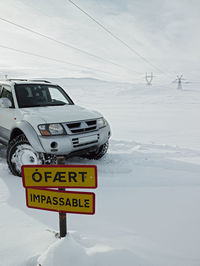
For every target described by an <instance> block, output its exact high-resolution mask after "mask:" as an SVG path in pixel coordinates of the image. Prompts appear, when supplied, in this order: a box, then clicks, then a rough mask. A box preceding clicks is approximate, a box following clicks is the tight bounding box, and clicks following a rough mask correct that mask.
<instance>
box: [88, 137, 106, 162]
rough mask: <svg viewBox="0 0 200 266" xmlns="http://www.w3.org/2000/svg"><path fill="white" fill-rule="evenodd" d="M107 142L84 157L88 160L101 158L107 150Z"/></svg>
mask: <svg viewBox="0 0 200 266" xmlns="http://www.w3.org/2000/svg"><path fill="white" fill-rule="evenodd" d="M108 147H109V142H108V141H107V142H106V143H104V144H103V145H102V146H101V147H100V148H99V150H98V151H97V152H91V153H88V154H86V156H85V158H87V159H90V160H99V159H101V158H102V157H103V156H104V155H105V154H106V153H107V151H108Z"/></svg>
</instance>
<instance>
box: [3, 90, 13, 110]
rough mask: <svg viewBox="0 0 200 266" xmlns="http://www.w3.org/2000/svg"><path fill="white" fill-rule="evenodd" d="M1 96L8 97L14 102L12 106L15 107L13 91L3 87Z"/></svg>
mask: <svg viewBox="0 0 200 266" xmlns="http://www.w3.org/2000/svg"><path fill="white" fill-rule="evenodd" d="M0 98H8V99H9V100H10V101H11V103H12V106H11V108H14V101H13V97H12V93H11V92H10V91H9V90H7V89H6V88H4V87H3V88H2V91H1V94H0Z"/></svg>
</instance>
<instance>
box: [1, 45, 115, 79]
mask: <svg viewBox="0 0 200 266" xmlns="http://www.w3.org/2000/svg"><path fill="white" fill-rule="evenodd" d="M0 47H1V48H4V49H8V50H11V51H14V52H18V53H22V54H26V55H31V56H35V57H39V58H43V59H47V60H51V61H54V62H57V63H63V64H67V65H71V66H75V67H79V68H81V69H83V68H85V69H88V70H92V71H97V72H102V73H106V74H111V75H113V74H112V73H110V72H107V71H103V70H99V69H95V68H90V67H86V66H83V65H78V64H74V63H71V62H68V61H64V60H60V59H55V58H51V57H48V56H44V55H40V54H35V53H32V52H28V51H24V50H19V49H15V48H13V47H8V46H5V45H1V44H0Z"/></svg>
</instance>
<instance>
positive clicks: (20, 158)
mask: <svg viewBox="0 0 200 266" xmlns="http://www.w3.org/2000/svg"><path fill="white" fill-rule="evenodd" d="M7 163H8V167H9V169H10V171H11V173H12V174H13V175H15V176H21V166H22V165H26V164H29V165H30V164H33V165H34V164H56V163H57V162H56V156H53V155H47V154H43V153H38V152H36V151H35V150H34V149H33V147H32V146H31V145H30V143H29V141H28V140H27V138H26V137H25V136H24V135H23V134H22V135H19V136H17V137H15V138H14V139H12V140H11V141H10V142H9V144H8V149H7Z"/></svg>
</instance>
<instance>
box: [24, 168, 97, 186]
mask: <svg viewBox="0 0 200 266" xmlns="http://www.w3.org/2000/svg"><path fill="white" fill-rule="evenodd" d="M22 178H23V186H24V187H25V188H27V187H29V188H30V187H32V188H33V187H39V188H40V187H41V188H45V187H46V188H96V187H97V167H96V165H24V166H22Z"/></svg>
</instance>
